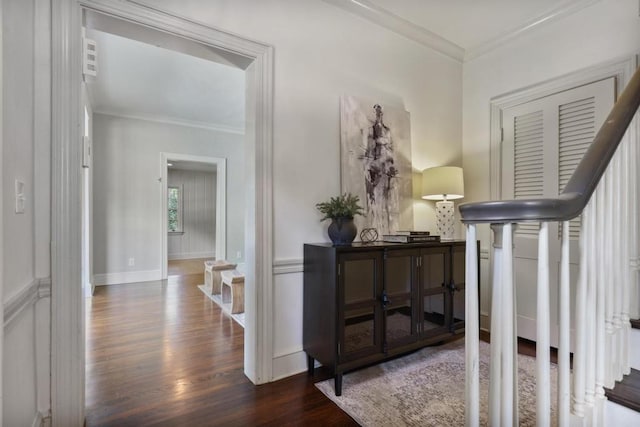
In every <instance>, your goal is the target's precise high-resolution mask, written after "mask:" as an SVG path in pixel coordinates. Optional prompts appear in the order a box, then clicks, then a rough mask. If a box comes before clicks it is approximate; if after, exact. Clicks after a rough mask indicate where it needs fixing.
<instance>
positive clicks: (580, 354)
mask: <svg viewBox="0 0 640 427" xmlns="http://www.w3.org/2000/svg"><path fill="white" fill-rule="evenodd" d="M639 106H640V69H639V70H637V71H636V72H635V74H634V76H633V77H632V78H631V80H630V82H629V84H628V85H627V87H626V88H625V90H624V91H623V93H622V94H621V95H620V98H619V99H618V101H617V103H616V105H615V106H614V108H613V109H612V110H611V113H610V114H609V116H608V117H607V119H606V120H605V123H604V125H603V126H602V128H601V129H600V131H599V132H598V133H597V135H596V137H595V139H594V140H593V142H592V144H591V146H590V147H589V149H588V151H587V152H586V153H585V155H584V157H583V159H582V160H581V162H580V163H579V164H578V166H577V168H576V170H575V172H574V173H573V175H572V177H571V179H570V180H569V182H568V183H567V184H566V186H565V188H564V190H563V192H562V194H560V196H558V197H557V198H548V199H529V200H522V199H520V200H500V201H491V202H481V203H466V204H463V205H461V206H460V213H461V216H462V221H463V223H465V225H466V229H467V240H468V241H469V242H475V241H476V226H477V224H482V223H488V224H491V228H492V230H493V234H494V239H493V241H494V244H493V267H492V268H493V282H492V288H491V307H492V312H491V338H492V342H491V367H490V385H489V425H491V426H503V427H507V426H514V425H517V424H518V366H517V337H516V334H517V327H516V321H517V313H516V303H515V301H516V300H515V284H514V266H513V259H514V257H513V253H514V247H513V235H514V231H515V228H516V227H517V224H518V223H523V222H529V223H530V222H538V223H539V224H540V228H539V235H538V274H537V277H538V283H537V285H536V286H537V288H536V289H537V301H536V306H537V316H536V317H537V320H536V322H537V325H536V329H537V338H536V344H537V345H536V366H537V369H536V400H537V402H536V415H537V420H536V422H537V425H538V426H550V425H552V424H556V423H557V425H559V426H561V427H566V426H572V427H573V426H615V427H618V426H640V329H636V328H637V327H638V323H640V322H639V321H638V320H631V319H638V318H640V247H639V245H638V242H640V221H639V220H638V218H639V217H640V191H639V190H640V134H639V133H640V123H639V122H638V121H639V120H640V118H639V117H638V116H639V114H638V107H639ZM579 215H582V221H581V228H580V266H579V273H578V280H577V288H576V293H575V296H574V297H573V296H571V294H570V280H569V279H570V270H569V258H570V253H569V250H570V245H569V221H570V220H571V219H573V218H576V217H578V216H579ZM551 222H558V223H561V224H562V227H561V229H562V233H561V234H562V249H561V254H560V260H559V261H560V286H559V297H558V318H559V325H558V336H559V340H558V341H559V344H558V379H557V380H558V405H557V408H558V410H557V420H556V419H552V417H551V404H550V401H551V390H550V389H551V386H550V385H551V372H550V363H551V362H550V358H549V347H550V335H551V334H550V331H551V325H550V298H554V299H555V297H556V296H555V295H553V296H550V295H549V265H550V259H549V223H551ZM476 257H477V246H476V245H475V244H467V258H466V259H467V264H466V265H467V269H466V287H465V292H466V304H467V305H466V314H465V319H466V328H465V329H466V331H467V332H466V337H465V340H466V343H465V352H466V425H467V426H478V425H479V418H480V417H479V414H480V406H479V405H480V398H479V396H480V391H479V388H480V387H479V351H478V346H479V343H478V341H479V336H478V330H479V320H478V319H479V308H478V294H477V292H478V289H477V278H478V271H477V265H476V263H475V260H476ZM554 261H555V260H554ZM572 306H575V311H574V312H572V311H571V307H572ZM570 316H573V317H574V319H575V321H574V324H575V331H574V333H573V338H575V344H574V345H573V346H571V338H572V336H571V330H570ZM632 325H633V326H634V328H632ZM570 349H573V351H572V352H573V368H572V367H571V364H570Z"/></svg>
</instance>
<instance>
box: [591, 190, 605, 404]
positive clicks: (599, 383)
mask: <svg viewBox="0 0 640 427" xmlns="http://www.w3.org/2000/svg"><path fill="white" fill-rule="evenodd" d="M603 188H604V186H602V185H599V186H598V188H596V191H595V193H594V194H593V196H592V197H591V201H590V202H589V203H590V204H591V203H593V204H594V206H595V208H594V209H593V212H594V213H595V220H596V224H595V229H594V230H592V232H593V233H594V234H595V236H596V238H599V236H602V235H603V233H604V229H605V224H604V223H605V220H606V218H605V207H604V201H605V197H604V194H603ZM596 271H597V280H596V312H595V313H596V319H595V321H596V390H595V392H596V402H597V405H598V407H599V408H603V407H604V400H605V395H604V382H605V351H606V333H605V325H604V322H605V316H604V311H605V300H606V288H605V287H606V285H605V265H604V249H603V245H602V244H597V243H596Z"/></svg>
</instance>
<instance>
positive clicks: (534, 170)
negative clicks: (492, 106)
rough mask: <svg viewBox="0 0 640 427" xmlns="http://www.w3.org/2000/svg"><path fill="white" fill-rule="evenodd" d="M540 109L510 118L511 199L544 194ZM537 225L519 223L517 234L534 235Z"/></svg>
mask: <svg viewBox="0 0 640 427" xmlns="http://www.w3.org/2000/svg"><path fill="white" fill-rule="evenodd" d="M542 124H543V117H542V110H538V111H534V112H531V113H528V114H523V115H521V116H516V117H514V174H513V175H514V198H515V199H534V198H539V197H542V196H543V195H544V182H543V176H544V175H543V173H544V170H543V145H542V144H543V140H544V138H543V126H542ZM539 228H540V227H539V224H538V223H522V224H520V225H519V226H518V233H519V234H532V235H537V233H538V229H539Z"/></svg>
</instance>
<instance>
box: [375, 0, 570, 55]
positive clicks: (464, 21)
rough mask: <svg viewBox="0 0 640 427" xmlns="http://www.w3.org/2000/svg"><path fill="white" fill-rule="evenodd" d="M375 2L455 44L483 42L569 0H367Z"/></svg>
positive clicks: (522, 24) (468, 45)
mask: <svg viewBox="0 0 640 427" xmlns="http://www.w3.org/2000/svg"><path fill="white" fill-rule="evenodd" d="M371 2H372V3H374V4H375V5H377V6H379V7H381V8H384V9H386V10H388V11H389V12H391V13H393V14H395V15H397V16H399V17H401V18H403V19H406V20H407V21H409V22H412V23H413V24H416V25H419V26H421V27H423V28H425V29H427V30H429V31H432V32H434V33H436V34H438V35H439V36H441V37H443V38H445V39H447V40H449V41H451V42H453V43H455V44H457V45H458V46H460V47H462V48H463V49H469V48H473V47H475V46H477V45H481V44H483V43H486V42H488V41H490V40H492V39H494V38H496V37H498V36H500V35H501V34H502V33H504V32H506V31H509V30H512V29H514V28H516V27H521V26H524V25H526V24H527V23H529V21H530V20H531V19H534V18H537V17H539V16H541V15H544V14H546V13H548V12H550V11H552V10H554V9H557V8H558V6H559V5H561V4H567V3H570V2H569V1H567V0H565V1H559V0H533V1H532V0H481V1H478V0H402V1H398V0H371Z"/></svg>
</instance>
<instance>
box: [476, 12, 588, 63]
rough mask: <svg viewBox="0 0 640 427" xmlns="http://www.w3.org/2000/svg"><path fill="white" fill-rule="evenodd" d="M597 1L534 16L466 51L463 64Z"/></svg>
mask: <svg viewBox="0 0 640 427" xmlns="http://www.w3.org/2000/svg"><path fill="white" fill-rule="evenodd" d="M599 1H600V0H574V1H569V2H565V3H564V4H562V5H560V6H559V7H556V8H554V9H551V10H549V11H547V12H545V13H543V14H541V15H538V16H536V17H535V18H533V19H530V20H528V21H526V22H525V23H524V24H522V25H518V26H517V27H514V28H512V29H510V30H508V31H505V32H504V33H502V34H500V35H498V36H496V37H494V38H492V39H490V40H488V41H486V42H484V43H481V44H479V45H477V46H473V47H470V48H468V49H466V50H465V53H464V61H465V62H466V61H470V60H472V59H475V58H477V57H479V56H482V55H484V54H486V53H488V52H490V51H492V50H494V49H497V48H498V47H500V46H503V45H505V44H506V43H508V42H510V41H512V40H514V39H516V38H518V37H520V36H521V35H523V34H526V33H529V32H531V31H533V30H536V29H538V28H541V27H543V26H545V25H547V24H549V23H551V22H555V21H558V20H560V19H562V18H565V17H567V16H569V15H572V14H574V13H576V12H579V11H580V10H582V9H585V8H587V7H589V6H591V5H593V4H595V3H598V2H599Z"/></svg>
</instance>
